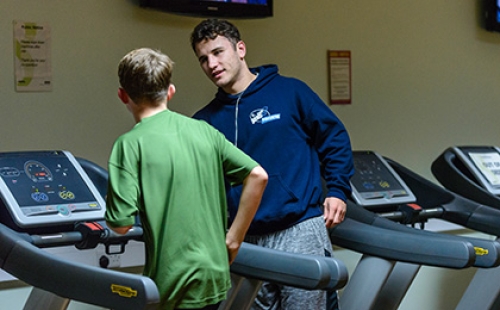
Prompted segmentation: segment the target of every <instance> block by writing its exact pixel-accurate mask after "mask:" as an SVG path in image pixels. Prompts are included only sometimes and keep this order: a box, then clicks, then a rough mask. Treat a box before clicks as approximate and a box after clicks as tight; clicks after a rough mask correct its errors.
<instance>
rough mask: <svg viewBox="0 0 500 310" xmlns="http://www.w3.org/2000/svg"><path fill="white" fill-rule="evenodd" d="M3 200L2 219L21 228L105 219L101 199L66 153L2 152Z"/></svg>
mask: <svg viewBox="0 0 500 310" xmlns="http://www.w3.org/2000/svg"><path fill="white" fill-rule="evenodd" d="M0 197H1V201H0V209H4V210H0V211H2V212H0V216H2V217H8V215H10V217H11V218H12V220H13V221H12V223H13V224H14V225H15V226H16V227H18V228H32V227H43V226H49V225H52V226H59V225H67V224H71V223H75V222H77V221H87V220H97V219H103V218H104V211H105V202H104V200H103V198H102V196H101V195H100V194H99V191H98V190H97V189H96V188H95V186H94V184H93V183H92V182H91V181H90V179H89V177H88V176H87V174H86V173H85V172H84V170H83V169H82V167H81V166H80V164H79V163H78V162H77V160H76V159H75V157H73V155H72V154H71V153H69V152H67V151H29V152H9V153H0ZM5 209H6V210H7V211H8V212H5ZM9 220H10V219H9ZM0 221H1V222H8V219H6V218H3V219H2V218H0Z"/></svg>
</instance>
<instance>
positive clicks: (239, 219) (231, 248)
mask: <svg viewBox="0 0 500 310" xmlns="http://www.w3.org/2000/svg"><path fill="white" fill-rule="evenodd" d="M267 179H268V176H267V173H266V171H265V170H264V169H263V168H262V167H261V166H257V167H255V168H253V169H252V171H251V172H250V174H249V175H248V176H247V177H246V178H245V180H244V181H243V189H242V192H241V198H240V203H239V206H238V212H237V213H236V217H235V218H234V221H233V223H232V224H231V227H229V231H228V232H227V234H226V247H227V251H228V254H229V263H230V264H231V263H232V262H233V261H234V259H235V258H236V255H237V254H238V251H239V249H240V246H241V243H242V242H243V240H244V238H245V234H246V233H247V231H248V228H249V227H250V223H251V222H252V220H253V217H254V216H255V213H256V212H257V209H258V207H259V204H260V201H261V199H262V194H263V193H264V189H265V188H266V185H267Z"/></svg>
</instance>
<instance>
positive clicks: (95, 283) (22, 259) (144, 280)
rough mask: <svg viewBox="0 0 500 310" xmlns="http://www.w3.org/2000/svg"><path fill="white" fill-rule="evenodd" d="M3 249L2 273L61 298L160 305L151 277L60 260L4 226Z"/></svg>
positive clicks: (0, 240) (133, 305)
mask: <svg viewBox="0 0 500 310" xmlns="http://www.w3.org/2000/svg"><path fill="white" fill-rule="evenodd" d="M0 248H1V249H2V251H1V252H0V255H1V256H0V262H1V265H0V267H1V268H2V269H4V270H5V271H7V272H8V273H10V274H12V275H13V276H15V277H16V278H19V279H21V280H23V281H24V282H26V283H28V284H30V285H32V286H34V287H37V288H41V289H43V290H46V291H50V292H52V293H55V294H56V295H59V296H61V297H64V298H69V299H74V300H77V301H81V302H84V303H88V304H93V305H98V306H102V307H106V308H113V309H127V310H128V309H130V310H134V309H154V308H155V307H156V306H157V304H158V302H159V293H158V289H157V287H156V285H155V283H154V282H153V280H151V279H150V278H148V277H144V276H140V275H136V274H128V273H123V272H118V271H114V270H110V269H103V268H98V267H94V266H89V265H83V264H77V263H73V262H71V261H67V260H63V259H60V258H58V257H55V256H53V255H50V254H49V253H47V252H46V251H44V250H42V249H40V248H38V247H36V246H34V245H33V244H31V243H29V242H27V241H26V240H24V239H23V238H21V237H19V236H18V235H17V234H16V233H15V232H14V231H12V230H11V229H10V228H7V227H6V226H4V225H2V224H0ZM55 275H57V277H55ZM48 279H50V281H48ZM82 288H84V289H82Z"/></svg>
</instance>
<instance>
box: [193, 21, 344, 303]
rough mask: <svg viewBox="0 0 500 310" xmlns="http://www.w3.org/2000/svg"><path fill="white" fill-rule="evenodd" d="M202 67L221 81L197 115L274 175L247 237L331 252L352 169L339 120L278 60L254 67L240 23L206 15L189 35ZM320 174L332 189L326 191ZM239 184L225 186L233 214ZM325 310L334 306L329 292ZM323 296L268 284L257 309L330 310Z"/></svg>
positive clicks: (318, 252) (276, 246) (302, 250)
mask: <svg viewBox="0 0 500 310" xmlns="http://www.w3.org/2000/svg"><path fill="white" fill-rule="evenodd" d="M191 45H192V48H193V50H194V52H195V54H196V56H197V58H198V60H199V63H200V66H201V68H202V70H203V71H204V72H205V74H206V75H207V77H208V78H209V79H210V80H211V81H212V82H213V83H214V84H215V85H216V86H217V87H218V92H217V94H216V96H215V98H214V99H213V100H212V101H211V102H210V103H209V104H208V105H206V106H205V107H204V108H202V109H201V110H200V111H198V112H197V113H196V114H195V115H194V117H195V118H198V119H202V120H205V121H207V122H208V123H209V124H211V125H213V126H214V127H216V128H217V129H219V130H220V131H221V132H222V133H223V134H224V135H225V136H226V138H227V139H228V140H230V141H231V142H233V143H234V144H235V145H236V146H237V147H238V148H240V149H241V150H243V151H244V152H246V153H247V154H249V155H250V156H251V157H252V158H254V159H255V160H256V161H257V162H259V163H260V164H261V165H262V166H263V167H264V168H265V169H266V171H267V172H268V174H269V181H268V185H267V188H266V190H265V192H264V196H263V198H262V201H261V205H260V207H259V210H258V211H257V214H256V216H255V218H254V220H253V222H252V224H251V226H250V229H249V231H248V235H247V237H246V239H245V240H246V241H247V242H251V243H255V244H258V245H262V246H264V247H269V248H274V249H278V250H283V251H287V252H293V253H305V254H313V255H323V256H324V255H331V252H332V246H331V242H330V240H329V236H328V232H327V228H331V227H333V226H335V225H337V224H339V223H341V222H342V221H343V219H344V215H345V212H346V203H345V201H346V199H347V197H349V195H350V193H351V187H350V183H349V180H350V177H351V176H352V174H353V172H354V168H353V160H352V150H351V145H350V140H349V136H348V133H347V131H346V129H345V127H344V125H343V124H342V122H341V121H340V120H339V119H338V118H337V117H336V116H335V115H334V113H333V112H332V111H331V110H330V109H329V108H328V107H327V106H326V105H325V104H324V103H323V101H322V100H321V99H320V98H319V97H318V95H317V94H315V93H314V92H313V91H312V90H311V89H310V88H309V87H308V86H307V85H306V84H305V83H303V82H302V81H300V80H297V79H294V78H289V77H284V76H281V75H280V74H279V73H278V67H277V66H276V65H266V66H261V67H257V68H249V67H248V65H247V63H246V61H245V55H246V46H245V43H244V42H243V41H242V40H241V38H240V34H239V31H238V29H237V28H236V27H235V26H234V25H233V24H231V23H229V22H228V21H225V20H217V19H208V20H205V21H202V22H201V23H200V24H199V25H198V26H196V28H195V29H194V31H193V33H192V35H191ZM322 177H323V178H324V180H325V181H326V186H327V188H328V191H327V192H326V193H325V194H326V198H325V199H324V200H323V197H324V194H323V190H322V180H321V179H322ZM240 194H241V187H239V186H231V187H228V192H227V200H228V208H229V213H230V216H231V218H232V216H234V214H236V210H237V206H238V201H239V197H240ZM328 299H329V302H328V304H329V305H328V309H335V308H337V296H336V293H334V294H333V295H332V296H329V298H328ZM326 304H327V302H326V294H325V293H324V292H322V291H305V290H300V289H296V288H291V287H282V286H277V285H275V284H272V283H266V284H265V285H264V286H263V288H262V290H261V292H260V293H259V296H258V297H257V299H256V303H255V305H254V309H287V310H289V309H301V310H303V309H325V306H326Z"/></svg>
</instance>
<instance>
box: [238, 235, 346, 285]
mask: <svg viewBox="0 0 500 310" xmlns="http://www.w3.org/2000/svg"><path fill="white" fill-rule="evenodd" d="M299 266H300V268H299ZM231 272H233V273H235V274H238V275H241V276H244V277H247V278H253V279H259V280H263V281H270V282H274V283H277V284H282V285H288V286H294V287H298V288H303V289H308V290H317V289H322V290H336V289H340V288H342V287H344V286H345V285H346V283H347V280H348V271H347V268H346V266H345V265H344V263H343V262H342V261H340V260H338V259H335V258H332V257H325V256H319V255H306V254H298V253H287V252H283V251H278V250H274V249H269V248H264V247H261V246H257V245H253V244H249V243H245V242H244V243H243V244H242V245H241V248H240V250H239V252H238V255H237V256H236V259H235V261H234V262H233V264H232V265H231Z"/></svg>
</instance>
